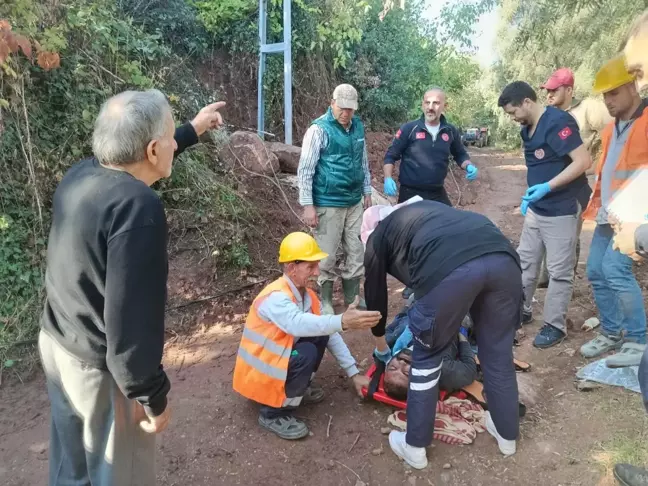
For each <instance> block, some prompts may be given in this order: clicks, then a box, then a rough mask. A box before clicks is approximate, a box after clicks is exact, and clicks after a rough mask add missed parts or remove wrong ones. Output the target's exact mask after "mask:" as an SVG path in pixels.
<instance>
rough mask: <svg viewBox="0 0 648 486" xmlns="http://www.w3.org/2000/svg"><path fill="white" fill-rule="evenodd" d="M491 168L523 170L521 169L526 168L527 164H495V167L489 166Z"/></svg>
mask: <svg viewBox="0 0 648 486" xmlns="http://www.w3.org/2000/svg"><path fill="white" fill-rule="evenodd" d="M491 169H499V170H512V171H523V170H527V166H526V165H524V164H516V165H496V166H495V167H491Z"/></svg>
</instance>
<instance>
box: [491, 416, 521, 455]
mask: <svg viewBox="0 0 648 486" xmlns="http://www.w3.org/2000/svg"><path fill="white" fill-rule="evenodd" d="M484 416H485V417H486V430H487V431H488V433H489V434H490V435H492V436H493V437H495V440H497V445H498V446H499V450H500V452H501V453H502V454H504V455H505V456H506V457H508V456H512V455H513V454H515V450H516V444H515V441H514V440H508V439H504V438H503V437H502V436H501V435H499V432H498V431H497V428H496V427H495V422H493V418H492V417H491V414H490V412H484Z"/></svg>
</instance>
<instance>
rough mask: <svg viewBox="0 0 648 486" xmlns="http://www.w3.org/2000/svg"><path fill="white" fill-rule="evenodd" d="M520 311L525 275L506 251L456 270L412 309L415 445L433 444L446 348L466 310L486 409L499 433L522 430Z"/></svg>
mask: <svg viewBox="0 0 648 486" xmlns="http://www.w3.org/2000/svg"><path fill="white" fill-rule="evenodd" d="M521 309H522V272H521V270H520V268H519V267H518V265H517V264H516V263H515V260H513V258H512V257H511V256H510V255H507V254H505V253H493V254H489V255H485V256H483V257H479V258H476V259H474V260H471V261H469V262H467V263H465V264H464V265H462V266H460V267H458V268H456V269H455V270H454V271H453V272H452V273H450V275H448V276H447V277H446V278H444V279H443V280H442V281H441V282H440V283H439V285H437V286H436V287H434V288H433V289H432V290H431V291H430V292H428V293H427V294H425V295H423V296H422V297H421V298H420V299H418V300H416V301H415V302H414V304H413V305H412V306H411V307H410V308H409V310H408V317H409V325H410V329H411V331H412V334H413V335H414V350H413V353H412V368H411V369H410V375H409V390H408V393H407V437H406V441H407V443H408V444H409V445H411V446H414V447H427V446H429V445H430V443H431V442H432V435H433V433H434V420H435V416H436V405H437V400H438V398H439V380H440V378H441V363H442V360H443V350H444V349H445V348H446V346H448V344H449V343H450V342H451V341H452V340H454V339H457V334H458V333H459V327H460V326H461V322H462V320H463V318H464V317H465V316H466V314H467V313H468V312H470V315H471V317H472V319H473V323H474V332H475V335H476V339H477V346H478V349H479V360H480V363H481V367H482V371H483V373H484V391H485V393H486V395H487V396H488V409H489V411H490V413H491V416H492V418H493V422H494V423H495V427H496V428H497V431H498V432H499V434H500V435H501V436H502V437H503V438H504V439H508V440H514V439H516V438H517V436H518V431H519V414H518V388H517V381H516V378H515V366H514V364H513V339H514V337H515V331H516V328H517V327H518V326H519V323H520V317H521Z"/></svg>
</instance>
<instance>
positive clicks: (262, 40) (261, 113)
mask: <svg viewBox="0 0 648 486" xmlns="http://www.w3.org/2000/svg"><path fill="white" fill-rule="evenodd" d="M266 27H267V0H259V44H260V45H259V76H258V78H259V79H258V83H259V85H258V100H257V129H258V131H259V132H258V134H259V137H261V138H263V133H264V132H263V130H264V128H265V106H264V99H263V75H264V73H265V68H266V53H265V52H264V47H265V44H266V41H267V33H266Z"/></svg>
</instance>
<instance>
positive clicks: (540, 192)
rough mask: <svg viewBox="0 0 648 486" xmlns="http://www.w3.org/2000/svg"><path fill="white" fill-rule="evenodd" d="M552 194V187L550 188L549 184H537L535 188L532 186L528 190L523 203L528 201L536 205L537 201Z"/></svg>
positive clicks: (523, 197)
mask: <svg viewBox="0 0 648 486" xmlns="http://www.w3.org/2000/svg"><path fill="white" fill-rule="evenodd" d="M550 192H551V187H549V183H548V182H543V183H542V184H536V185H535V186H531V187H529V188H528V189H527V192H526V194H524V196H522V201H528V202H530V203H534V202H536V201H539V200H540V199H542V198H543V197H545V196H546V195H547V194H549V193H550Z"/></svg>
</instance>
